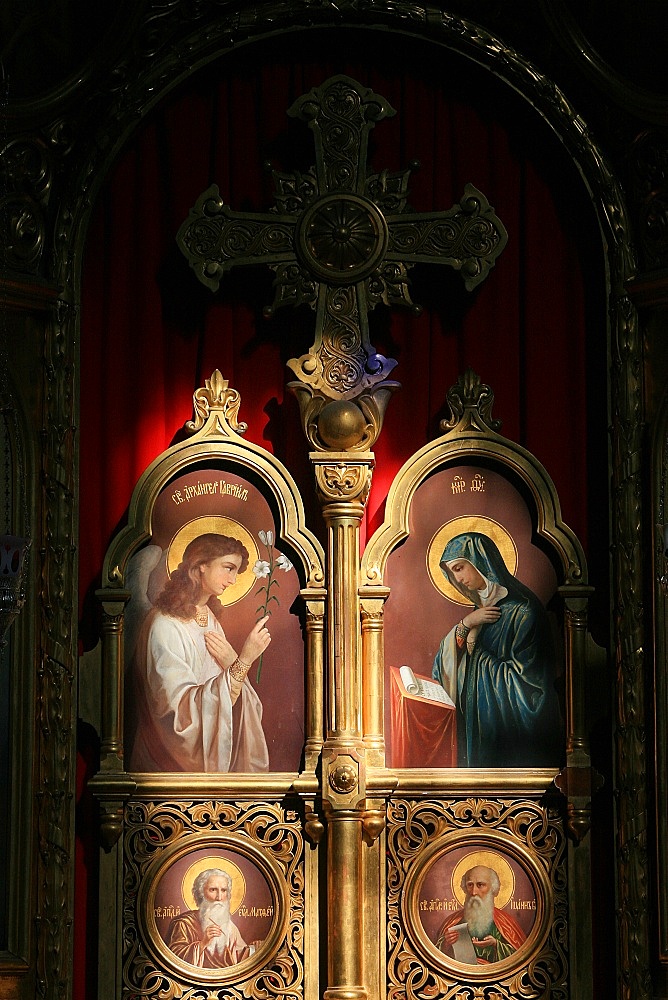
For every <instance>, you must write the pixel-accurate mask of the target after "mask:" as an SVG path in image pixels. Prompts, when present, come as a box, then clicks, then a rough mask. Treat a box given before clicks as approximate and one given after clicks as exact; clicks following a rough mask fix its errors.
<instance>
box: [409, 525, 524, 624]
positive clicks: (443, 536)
mask: <svg viewBox="0 0 668 1000" xmlns="http://www.w3.org/2000/svg"><path fill="white" fill-rule="evenodd" d="M469 531H477V532H478V533H479V534H481V535H487V536H488V538H491V539H492V541H493V542H495V543H496V547H497V549H498V550H499V552H500V553H501V557H502V559H503V561H504V563H505V564H506V567H507V569H508V571H509V572H510V573H512V574H513V576H514V575H515V570H516V569H517V546H516V545H515V541H514V539H513V537H512V535H511V534H509V532H508V531H507V530H506V529H505V528H504V527H503V525H502V524H499V522H498V521H494V520H493V519H492V518H491V517H476V516H471V515H468V516H466V517H454V518H453V519H452V520H451V521H446V523H445V524H442V525H441V527H440V528H439V529H438V531H437V532H436V534H435V535H434V537H433V538H432V540H431V541H430V543H429V545H428V546H427V572H428V573H429V579H430V580H431V582H432V583H433V585H434V586H435V587H436V590H438V591H439V592H440V593H441V594H443V596H444V597H447V598H449V600H451V601H454V603H455V604H462V605H466V606H468V605H469V603H470V602H469V601H467V600H466V598H465V597H464V595H463V594H460V593H459V591H458V590H457V589H456V588H455V587H453V586H452V584H451V583H450V581H449V580H448V578H447V577H446V575H445V573H444V572H443V570H442V569H441V565H440V563H441V556H442V555H443V552H444V550H445V546H446V545H447V544H448V542H449V541H451V539H453V538H456V536H457V535H465V534H467V533H468V532H469Z"/></svg>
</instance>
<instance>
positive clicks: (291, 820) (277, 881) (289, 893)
mask: <svg viewBox="0 0 668 1000" xmlns="http://www.w3.org/2000/svg"><path fill="white" fill-rule="evenodd" d="M125 833H126V836H125V861H124V889H125V903H124V918H125V923H124V955H123V963H124V964H123V979H124V984H125V987H126V989H127V990H128V991H129V992H130V993H131V994H132V995H133V996H144V997H149V996H150V997H157V996H160V997H161V998H176V997H178V998H179V1000H223V998H225V1000H243V998H247V997H249V996H262V997H265V998H267V1000H270V998H272V997H284V996H291V997H298V996H300V995H302V994H303V988H304V896H305V892H304V886H305V877H304V851H303V847H304V839H303V834H302V829H301V822H300V817H299V814H298V812H297V810H296V809H286V808H285V807H284V806H282V805H279V804H277V803H266V802H265V803H261V804H259V803H251V804H247V803H231V802H221V801H218V800H210V801H206V802H169V801H167V802H143V801H141V802H140V801H136V800H132V801H130V803H129V804H128V807H127V809H126V827H125ZM219 841H220V843H221V844H224V845H227V846H232V849H233V850H235V851H238V853H239V854H240V855H243V854H247V855H248V856H249V857H250V858H251V859H254V860H256V861H257V862H258V863H259V864H261V865H262V866H263V867H264V868H266V869H267V872H268V873H269V875H270V876H271V878H272V880H273V885H274V890H275V891H276V895H277V899H276V906H275V908H276V909H280V908H283V909H284V912H283V913H282V914H280V913H279V914H278V917H277V919H276V920H274V923H273V924H272V927H278V928H279V930H278V931H277V932H276V933H274V931H272V932H271V934H270V937H269V939H268V945H267V946H268V951H267V952H264V953H263V952H262V950H261V949H260V948H258V951H257V953H256V955H255V956H254V958H253V959H251V960H250V962H248V963H246V962H244V964H243V965H241V966H239V971H238V974H237V975H235V969H234V968H230V969H225V970H222V975H221V972H220V971H219V972H218V973H217V974H216V977H215V978H212V973H211V972H209V974H208V976H207V974H206V972H202V971H201V970H197V969H195V968H194V967H193V968H192V975H189V974H187V973H186V972H185V971H184V970H182V969H181V968H180V965H184V968H185V967H186V963H180V964H179V963H178V962H176V960H175V961H174V962H173V963H172V962H169V963H166V962H165V963H164V964H163V963H161V962H159V961H158V960H156V956H157V957H159V956H160V951H161V948H160V946H159V944H158V945H157V946H156V942H155V940H152V939H151V934H150V927H151V922H150V920H148V921H147V919H146V913H145V912H144V910H145V908H146V906H145V904H146V899H147V898H148V896H147V885H149V886H150V884H151V875H152V873H155V872H156V871H159V870H161V869H162V868H164V867H165V866H166V865H167V864H168V863H169V859H171V858H172V857H180V856H182V855H185V854H188V853H189V852H190V851H193V850H197V849H198V848H199V847H201V846H208V845H209V844H213V845H216V844H217V843H218V842H219ZM148 893H149V895H150V889H149V890H148ZM147 928H149V930H147ZM272 934H273V939H272ZM147 938H148V940H147ZM163 950H164V949H163ZM244 970H246V971H244ZM223 980H224V981H223Z"/></svg>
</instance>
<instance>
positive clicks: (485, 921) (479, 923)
mask: <svg viewBox="0 0 668 1000" xmlns="http://www.w3.org/2000/svg"><path fill="white" fill-rule="evenodd" d="M464 920H465V921H466V922H467V924H468V925H469V934H470V935H471V937H472V938H483V937H485V936H486V935H487V934H489V932H490V931H491V930H492V928H493V927H494V896H493V895H492V894H491V892H489V893H487V895H486V896H483V897H481V896H469V897H468V899H467V900H466V902H465V903H464Z"/></svg>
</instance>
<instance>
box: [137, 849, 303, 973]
mask: <svg viewBox="0 0 668 1000" xmlns="http://www.w3.org/2000/svg"><path fill="white" fill-rule="evenodd" d="M205 849H206V850H207V851H211V852H216V851H225V852H227V853H228V854H232V855H237V856H238V857H239V858H243V859H245V860H246V862H247V863H250V864H251V865H253V866H255V867H256V868H257V869H258V870H259V872H260V874H261V875H262V876H264V879H265V881H266V883H267V885H268V887H269V891H270V895H271V899H272V907H273V916H272V919H271V926H270V929H269V932H268V934H267V936H266V938H265V939H264V941H263V942H262V945H261V946H260V947H258V949H257V950H256V951H255V953H254V954H252V955H250V956H249V957H247V958H244V959H242V961H241V962H239V963H238V964H235V965H232V966H230V967H229V968H226V969H221V968H214V969H204V968H202V969H200V968H197V967H195V966H193V965H192V964H190V963H189V962H187V961H185V960H183V959H181V958H179V957H178V956H177V955H175V953H174V952H173V951H172V950H171V949H170V947H169V945H168V944H167V942H166V941H165V939H164V937H163V936H162V934H161V933H160V931H159V930H158V927H157V925H156V918H155V910H156V906H155V902H156V892H157V890H158V888H159V885H160V882H161V880H162V879H163V877H164V876H165V875H166V874H167V873H168V871H169V869H170V868H171V867H173V866H174V865H176V864H177V863H178V862H179V861H182V860H183V859H185V858H187V857H188V856H189V855H193V854H196V853H198V852H201V851H202V850H205ZM211 858H212V859H214V858H215V853H212V855H211ZM222 863H223V864H224V861H223V862H222ZM288 916H289V900H288V893H287V890H286V886H285V873H284V872H283V871H282V870H281V869H280V867H279V865H278V864H277V862H276V861H275V859H274V858H273V857H272V855H271V853H270V852H267V851H261V850H260V849H259V847H258V846H256V845H255V844H253V843H252V842H251V841H250V840H248V839H246V838H242V837H241V836H239V835H238V834H235V833H231V834H225V833H220V832H216V833H203V834H201V835H200V836H198V837H197V838H196V839H194V838H193V837H187V838H184V839H182V840H178V841H176V842H175V843H174V844H173V845H171V846H170V847H168V848H166V849H165V850H164V851H163V852H161V854H160V855H159V856H158V857H157V858H155V859H154V860H153V862H152V863H151V865H150V866H149V867H148V869H147V870H146V872H145V875H144V878H143V880H142V883H141V885H140V888H139V892H138V894H137V925H138V929H139V933H140V934H141V936H142V939H143V942H144V944H145V946H146V948H147V951H148V953H149V954H150V955H151V957H152V958H153V960H154V961H155V962H156V964H157V967H158V968H166V969H168V970H170V971H171V972H172V973H173V974H174V975H175V976H176V977H177V978H178V979H181V980H183V979H185V980H187V981H189V982H190V981H199V982H201V983H202V984H203V985H205V984H207V983H208V984H212V983H216V984H217V985H219V984H220V985H222V984H228V983H233V982H238V981H240V980H246V979H249V978H251V977H252V976H253V975H254V974H255V973H257V972H258V970H260V969H261V968H262V966H263V965H266V964H267V963H268V962H269V961H270V959H271V956H272V955H273V954H274V953H275V952H276V950H277V949H278V948H279V947H280V944H281V942H282V941H283V939H284V937H285V933H286V928H287V924H288Z"/></svg>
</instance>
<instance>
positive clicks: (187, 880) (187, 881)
mask: <svg viewBox="0 0 668 1000" xmlns="http://www.w3.org/2000/svg"><path fill="white" fill-rule="evenodd" d="M209 868H219V869H220V870H221V871H222V872H225V873H226V874H227V875H229V876H230V877H231V879H232V895H231V897H230V913H236V912H237V910H238V909H239V907H240V906H241V904H242V903H243V901H244V896H245V895H246V879H245V878H244V875H243V872H242V871H241V869H240V868H239V866H238V865H235V863H234V861H230V860H229V858H223V857H221V856H220V855H211V856H210V857H208V858H200V860H199V861H195V862H193V864H192V865H191V866H190V868H188V870H187V872H186V873H185V875H184V876H183V882H182V883H181V893H182V895H183V901H184V903H185V904H186V906H187V907H188V909H189V910H196V909H197V908H198V906H197V903H196V902H195V897H194V896H193V882H194V881H195V879H196V878H197V876H198V875H201V874H202V872H205V871H207V869H209Z"/></svg>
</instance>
